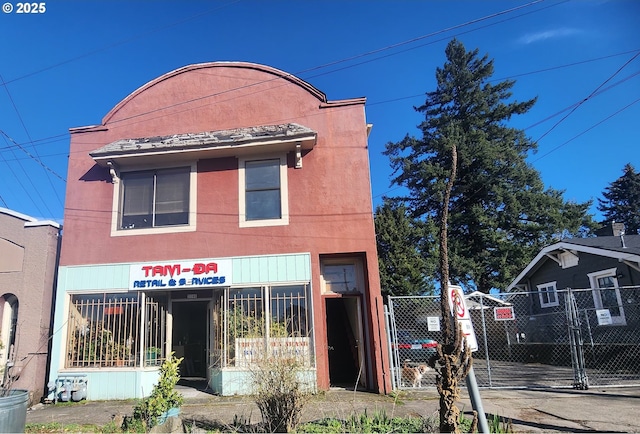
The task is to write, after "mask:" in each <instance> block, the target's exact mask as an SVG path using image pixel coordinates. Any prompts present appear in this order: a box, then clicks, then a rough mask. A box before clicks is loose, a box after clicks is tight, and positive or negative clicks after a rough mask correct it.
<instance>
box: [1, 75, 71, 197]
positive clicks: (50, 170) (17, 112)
mask: <svg viewBox="0 0 640 434" xmlns="http://www.w3.org/2000/svg"><path fill="white" fill-rule="evenodd" d="M0 82H1V83H2V84H4V78H3V77H2V74H0ZM4 90H5V91H6V92H7V96H8V97H9V101H11V105H12V106H13V110H14V111H15V112H16V115H18V120H19V121H20V124H21V125H22V128H23V129H24V132H25V134H26V135H27V138H28V139H29V142H30V143H33V141H32V139H31V134H29V130H28V129H27V126H26V125H25V123H24V120H23V119H22V116H21V115H20V111H19V110H18V106H16V103H15V101H14V100H13V97H12V96H11V92H9V86H4ZM3 134H5V133H4V132H3ZM5 135H6V134H5ZM7 137H8V136H7ZM10 140H11V141H12V142H13V141H14V140H13V139H10ZM18 148H20V150H22V151H23V152H24V153H25V154H27V155H28V156H29V157H31V158H32V159H33V160H35V161H36V162H37V163H39V164H40V165H41V166H42V167H44V168H45V175H46V177H47V181H49V185H50V186H51V189H52V190H53V194H55V196H56V198H57V199H58V204H59V205H60V206H61V207H62V206H64V205H63V203H62V200H61V199H60V196H59V195H58V190H57V189H56V188H55V186H54V185H53V182H52V181H51V177H50V176H49V172H52V173H55V172H53V170H52V169H51V168H49V167H48V166H47V165H45V164H44V163H43V162H42V160H41V159H40V155H39V154H38V149H37V148H35V147H33V151H34V152H35V154H36V156H35V157H34V156H32V155H31V154H29V153H28V152H27V151H26V150H25V149H24V148H23V147H22V146H18Z"/></svg>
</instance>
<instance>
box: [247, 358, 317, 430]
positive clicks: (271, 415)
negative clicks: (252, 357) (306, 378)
mask: <svg viewBox="0 0 640 434" xmlns="http://www.w3.org/2000/svg"><path fill="white" fill-rule="evenodd" d="M300 368H301V365H300V363H299V362H297V361H296V360H294V359H279V358H270V359H265V360H263V361H262V362H260V363H259V364H258V366H257V367H256V368H255V369H254V370H253V371H252V386H253V397H254V400H255V402H256V404H257V405H258V409H260V414H261V415H262V422H263V424H264V425H265V427H264V428H265V429H266V430H267V431H269V432H291V431H293V430H294V429H295V428H296V426H297V425H298V422H299V421H300V415H301V413H302V408H303V407H304V405H305V404H306V402H307V401H308V399H309V396H310V394H309V393H308V392H305V391H304V390H303V388H304V385H303V384H302V382H301V380H300V378H299V377H300V372H301V369H300Z"/></svg>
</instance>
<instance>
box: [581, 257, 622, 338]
mask: <svg viewBox="0 0 640 434" xmlns="http://www.w3.org/2000/svg"><path fill="white" fill-rule="evenodd" d="M617 275H618V269H617V268H615V267H614V268H609V269H606V270H600V271H594V272H592V273H588V274H587V276H588V277H589V283H590V285H591V289H592V293H593V305H594V307H595V308H596V309H607V308H606V307H604V303H603V300H602V296H601V294H600V291H602V290H606V291H610V290H611V289H610V288H600V286H599V285H598V279H599V278H602V277H611V278H613V282H614V286H613V288H612V289H613V290H614V291H615V294H616V300H617V302H618V309H619V310H620V315H613V313H612V312H611V310H609V312H610V313H611V322H612V323H611V325H616V326H624V325H627V320H626V317H625V314H624V303H623V302H622V295H621V294H620V285H619V283H618V277H617Z"/></svg>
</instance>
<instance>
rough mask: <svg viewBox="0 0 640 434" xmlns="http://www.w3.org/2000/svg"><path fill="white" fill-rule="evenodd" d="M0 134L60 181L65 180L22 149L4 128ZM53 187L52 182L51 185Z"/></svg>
mask: <svg viewBox="0 0 640 434" xmlns="http://www.w3.org/2000/svg"><path fill="white" fill-rule="evenodd" d="M0 134H2V135H3V136H5V137H6V138H7V139H9V141H11V143H13V144H14V145H16V146H17V147H18V148H19V149H20V150H21V151H22V152H24V153H25V154H27V155H28V156H29V157H30V158H31V159H33V160H35V161H36V162H37V163H38V164H40V166H42V167H43V168H44V169H45V170H46V171H48V172H50V173H52V174H53V175H55V176H56V177H57V178H59V179H60V180H61V181H63V182H67V180H66V179H64V178H63V177H62V176H60V175H58V174H57V173H56V172H54V171H53V169H51V168H50V167H49V166H47V165H46V164H44V163H43V162H42V161H40V160H39V159H38V158H36V157H34V156H33V155H31V154H30V153H29V152H27V150H26V149H24V148H23V147H22V146H21V145H20V144H19V143H18V142H16V141H15V140H13V139H12V138H11V136H9V135H8V134H7V133H6V132H5V131H4V130H2V129H0ZM51 186H52V187H53V184H52V185H51Z"/></svg>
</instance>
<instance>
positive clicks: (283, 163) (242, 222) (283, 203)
mask: <svg viewBox="0 0 640 434" xmlns="http://www.w3.org/2000/svg"><path fill="white" fill-rule="evenodd" d="M264 160H279V163H280V164H279V167H280V171H279V173H280V218H273V219H256V220H247V218H246V209H247V208H246V193H247V191H246V164H247V163H248V162H254V161H264ZM287 169H288V162H287V154H282V153H280V154H271V155H252V156H247V157H242V158H238V221H239V226H240V227H241V228H249V227H262V226H286V225H288V224H289V184H288V179H287V178H288V177H287Z"/></svg>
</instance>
